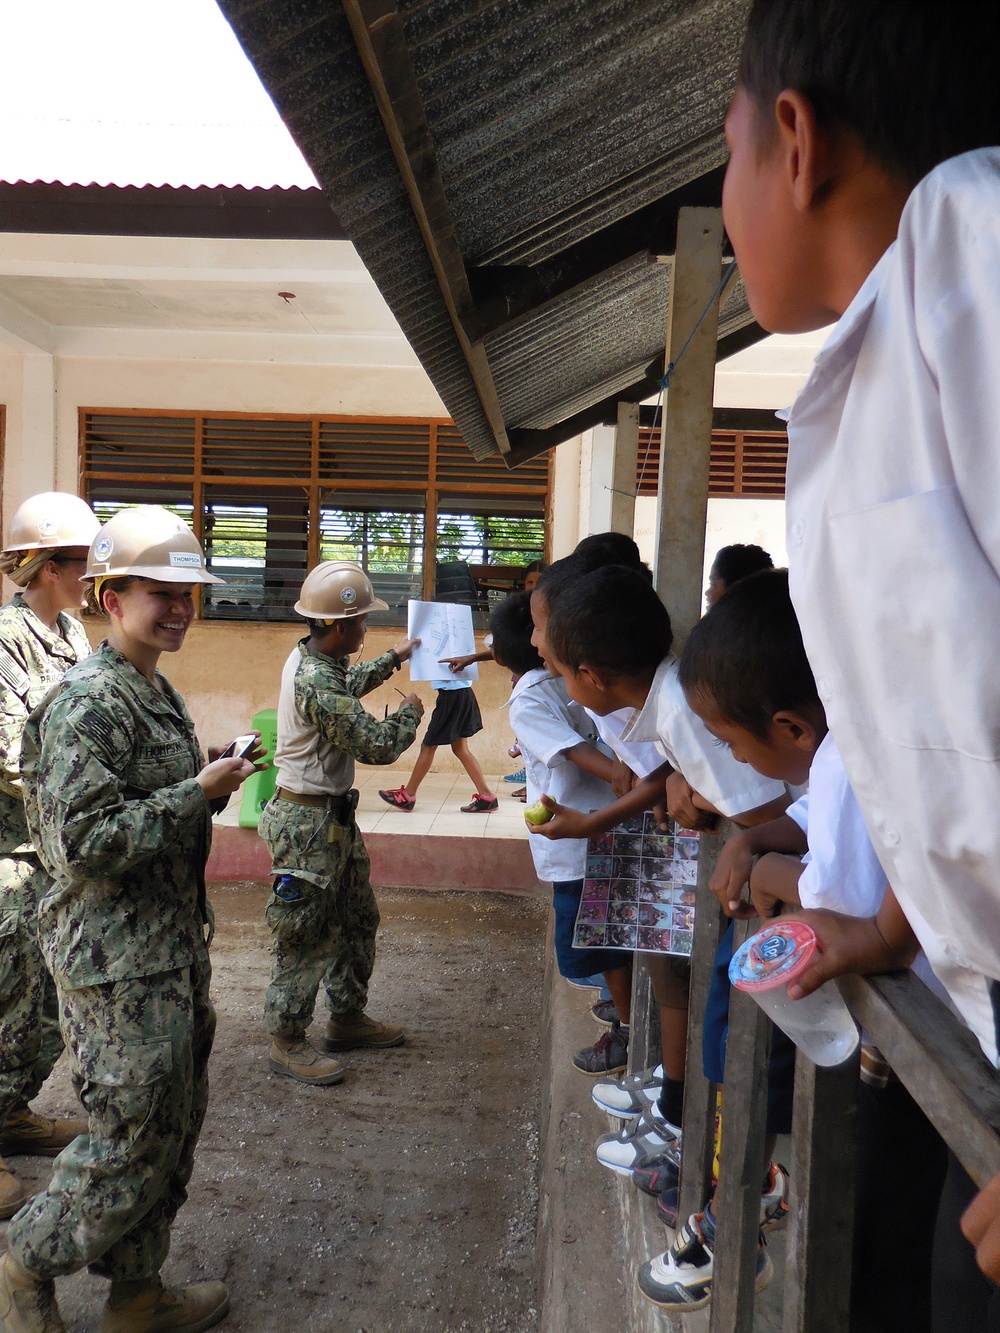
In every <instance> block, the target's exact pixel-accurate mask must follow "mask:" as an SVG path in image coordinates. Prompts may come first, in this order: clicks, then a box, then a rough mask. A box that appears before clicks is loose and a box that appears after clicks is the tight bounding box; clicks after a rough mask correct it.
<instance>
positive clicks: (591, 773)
mask: <svg viewBox="0 0 1000 1333" xmlns="http://www.w3.org/2000/svg"><path fill="white" fill-rule="evenodd" d="M530 603H531V594H530V593H528V592H515V593H511V594H510V596H508V597H505V598H504V600H503V601H502V602H501V603H500V604H499V605H498V606H496V607H495V608H494V610H493V613H492V615H491V617H490V630H491V631H492V634H493V646H492V651H493V656H494V658H495V660H496V661H497V662H498V663H499V664H500V665H501V666H504V667H506V668H507V669H508V670H509V671H511V672H513V674H514V676H515V677H516V681H515V684H514V688H513V690H512V692H511V696H510V700H509V702H508V705H507V706H508V707H509V708H510V724H511V727H512V728H513V730H514V733H515V735H516V736H517V738H518V744H519V745H520V747H521V756H522V758H523V759H524V767H525V780H526V786H527V789H528V800H529V801H537V800H538V798H539V797H540V796H541V795H542V794H543V793H550V794H552V795H554V796H555V797H556V799H557V800H559V801H565V802H567V803H569V804H570V805H572V806H575V807H577V808H579V809H583V810H590V809H593V808H595V807H601V806H604V805H607V804H608V802H609V801H611V800H612V799H613V795H614V793H613V792H612V790H611V787H610V786H609V785H608V781H607V779H608V778H609V777H610V774H611V760H610V758H609V757H608V755H606V754H603V753H602V752H601V751H600V750H598V749H597V747H596V745H595V741H596V740H597V734H596V732H595V730H594V726H593V724H592V722H591V720H590V718H589V717H587V715H586V713H585V712H584V711H583V709H582V708H574V707H572V705H571V704H570V701H569V698H568V696H567V694H566V688H565V686H564V685H563V683H562V681H561V680H560V679H559V678H558V677H553V676H551V675H550V674H549V672H548V671H547V670H546V668H545V666H544V664H543V662H542V659H541V658H540V657H539V656H538V653H537V652H536V651H535V649H534V648H533V647H532V644H531V634H532V623H531V607H530ZM530 846H531V854H532V857H533V859H534V862H535V873H536V874H537V875H538V878H539V879H541V880H546V881H548V882H549V883H551V885H552V907H553V913H554V917H555V932H554V944H555V954H556V962H557V963H558V966H559V971H560V973H561V974H562V975H563V976H564V977H566V978H568V979H570V980H574V979H577V980H578V979H580V978H583V977H589V976H592V975H594V974H596V973H598V972H600V973H603V975H604V980H605V983H606V985H607V987H608V990H609V991H610V992H611V998H612V999H613V1000H614V1002H615V1008H616V1009H617V1011H618V1018H617V1019H615V1021H614V1022H613V1023H612V1026H611V1030H610V1031H609V1032H605V1033H603V1034H602V1035H601V1036H600V1037H599V1038H598V1040H597V1042H596V1043H595V1045H594V1046H593V1047H592V1048H591V1047H585V1048H584V1049H583V1050H582V1051H579V1052H578V1053H577V1054H576V1055H575V1056H574V1057H573V1064H574V1066H575V1067H576V1068H577V1069H579V1070H580V1071H581V1073H584V1074H591V1075H596V1076H603V1075H606V1074H608V1073H611V1072H616V1071H618V1070H622V1069H624V1068H625V1067H626V1065H627V1063H628V1037H629V1008H630V1003H631V991H632V954H631V951H630V950H627V949H598V948H585V949H577V948H574V947H573V933H574V927H575V926H576V915H577V909H578V908H579V906H580V897H581V894H582V892H583V880H584V874H585V872H586V865H587V841H586V839H585V838H584V839H572V840H569V841H564V842H546V841H543V840H540V839H537V838H532V839H530Z"/></svg>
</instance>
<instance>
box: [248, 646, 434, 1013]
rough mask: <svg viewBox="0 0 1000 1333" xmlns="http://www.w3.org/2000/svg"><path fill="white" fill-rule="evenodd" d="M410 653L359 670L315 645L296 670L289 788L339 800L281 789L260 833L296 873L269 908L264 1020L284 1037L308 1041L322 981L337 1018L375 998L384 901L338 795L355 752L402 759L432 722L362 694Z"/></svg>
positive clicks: (281, 744) (290, 689)
mask: <svg viewBox="0 0 1000 1333" xmlns="http://www.w3.org/2000/svg"><path fill="white" fill-rule="evenodd" d="M398 660H399V659H398V658H397V657H396V656H395V654H394V653H385V654H384V655H383V656H382V657H377V658H375V659H374V660H373V661H371V662H361V663H359V664H358V665H357V666H353V667H352V666H349V665H348V661H347V659H344V660H343V661H337V660H336V659H335V658H332V657H328V656H327V655H326V654H324V653H317V652H313V651H312V650H311V649H309V648H307V647H306V646H305V641H303V642H302V643H300V644H299V645H298V646H297V647H296V648H295V650H294V652H293V654H292V657H291V658H290V659H289V661H288V663H287V664H286V667H285V673H284V675H283V677H282V700H281V703H282V705H284V707H281V706H279V712H278V719H279V722H278V726H279V735H278V746H277V751H276V756H275V758H276V762H277V766H278V786H279V788H281V787H289V785H290V789H291V790H294V791H301V790H302V788H303V787H305V788H306V789H307V793H306V794H310V793H311V794H318V795H322V794H324V793H325V794H326V795H327V796H328V797H329V798H332V800H330V801H329V803H328V804H327V806H325V807H323V806H313V805H298V804H295V803H293V802H291V801H287V800H283V799H282V798H281V797H279V796H275V797H274V798H273V799H272V800H271V801H270V802H269V803H268V805H267V806H266V807H265V809H264V812H263V814H262V815H261V820H260V835H261V837H262V838H263V839H264V841H265V842H266V843H267V846H268V849H269V850H270V852H271V857H272V859H273V861H274V874H275V875H276V876H282V875H288V876H292V877H293V882H291V883H289V884H286V885H285V886H281V885H279V886H278V887H279V889H280V891H281V892H283V893H284V895H285V896H284V897H281V896H279V893H278V892H272V894H271V897H270V899H269V900H268V904H267V912H266V919H267V924H268V926H269V927H270V929H271V984H270V985H269V986H268V989H267V994H266V996H265V999H264V1025H265V1027H266V1028H267V1031H268V1032H269V1033H270V1034H271V1035H272V1036H273V1037H289V1038H298V1037H302V1036H304V1034H305V1031H306V1028H308V1026H309V1024H310V1022H311V1021H312V1015H313V1009H314V1007H315V1004H316V994H317V991H318V989H319V986H320V983H321V982H322V983H323V984H324V985H325V988H326V996H327V1003H328V1005H329V1008H330V1013H331V1015H332V1016H333V1017H335V1018H336V1017H340V1016H342V1015H344V1014H348V1013H353V1012H355V1011H358V1010H363V1009H364V1007H365V1003H366V1001H367V999H368V981H369V978H370V977H371V974H372V968H373V967H374V964H375V932H376V930H377V929H378V923H379V914H378V906H377V904H376V902H375V895H374V893H373V892H372V887H371V882H370V879H369V871H370V863H369V860H368V853H367V852H366V851H365V844H364V840H363V839H362V837H361V834H360V832H359V830H358V827H357V825H356V823H355V822H354V811H353V803H352V802H351V801H350V799H348V800H347V801H343V802H338V800H337V798H338V797H344V796H346V795H347V794H348V793H349V791H350V788H351V784H352V783H353V781H354V760H355V759H360V760H361V762H362V763H366V764H391V763H392V762H393V761H394V760H395V759H398V757H399V756H400V755H401V754H402V753H403V751H404V750H405V749H406V748H407V746H409V745H412V744H413V741H414V739H415V737H416V734H417V727H418V725H419V722H420V717H419V713H418V711H417V709H416V708H415V707H414V706H413V705H412V704H402V705H401V706H400V707H399V708H398V709H397V710H396V712H395V713H394V714H393V715H392V716H391V717H388V718H386V719H385V721H384V722H379V721H378V720H377V719H376V718H374V717H372V715H371V714H370V713H367V712H366V711H365V709H364V708H363V707H362V706H361V704H360V703H359V696H360V695H363V694H367V693H368V691H369V690H373V689H375V687H376V686H378V685H380V684H381V683H382V682H383V681H384V680H388V678H389V677H390V676H391V675H392V673H393V671H394V670H395V669H396V667H397V666H398ZM289 710H293V711H291V712H290V711H289ZM290 716H294V718H295V720H296V723H297V727H298V730H299V740H300V741H301V740H302V739H303V738H305V740H306V741H307V750H308V753H307V755H306V757H305V763H304V764H303V762H301V760H299V761H296V760H295V759H293V758H292V757H290V756H289V748H290V747H289V738H288V736H287V735H283V734H281V729H282V718H283V717H284V718H285V719H287V718H289V717H290ZM310 733H311V734H310ZM303 778H304V780H303Z"/></svg>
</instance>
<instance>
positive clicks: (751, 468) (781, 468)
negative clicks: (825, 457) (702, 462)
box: [636, 426, 788, 500]
mask: <svg viewBox="0 0 1000 1333" xmlns="http://www.w3.org/2000/svg"><path fill="white" fill-rule="evenodd" d="M787 459H788V436H787V435H785V434H783V433H780V432H777V431H744V430H713V431H712V456H711V464H710V472H709V483H708V493H709V495H711V496H726V495H731V496H746V497H752V496H753V497H758V498H760V497H771V498H774V499H779V500H780V499H781V498H782V497H783V496H784V494H785V464H786V462H787ZM659 470H660V432H659V429H658V428H657V429H656V430H655V431H653V430H650V429H649V428H648V427H645V426H644V427H640V430H639V458H638V465H637V468H636V491H637V493H638V494H639V495H655V494H656V485H657V477H658V475H659Z"/></svg>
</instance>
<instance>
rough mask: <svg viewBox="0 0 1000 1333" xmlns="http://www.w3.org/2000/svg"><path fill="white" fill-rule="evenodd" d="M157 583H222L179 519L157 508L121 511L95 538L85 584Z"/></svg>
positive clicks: (194, 537) (222, 580) (141, 506)
mask: <svg viewBox="0 0 1000 1333" xmlns="http://www.w3.org/2000/svg"><path fill="white" fill-rule="evenodd" d="M125 574H132V575H134V576H135V577H137V578H144V579H158V580H159V581H160V582H162V583H224V582H225V579H220V578H219V577H218V576H217V575H215V574H210V573H209V572H208V570H207V569H206V567H205V556H204V553H203V551H202V549H201V546H200V545H199V542H198V538H197V537H196V536H195V535H194V533H193V532H192V531H191V529H190V528H189V527H188V525H187V524H186V523H185V522H184V520H183V519H182V518H178V517H177V515H176V514H172V513H171V512H170V510H169V509H163V508H162V507H161V506H160V505H135V506H133V507H132V508H130V509H119V511H118V513H117V514H115V515H114V516H113V517H112V518H109V519H108V521H107V523H105V525H104V527H103V528H101V530H100V532H99V533H98V534H97V536H96V537H95V538H94V541H93V543H92V544H91V547H90V554H89V555H88V557H87V572H86V573H85V574H84V576H83V577H84V578H85V579H100V580H104V579H108V578H112V579H113V578H119V577H121V576H122V575H125Z"/></svg>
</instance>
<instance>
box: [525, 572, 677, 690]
mask: <svg viewBox="0 0 1000 1333" xmlns="http://www.w3.org/2000/svg"><path fill="white" fill-rule="evenodd" d="M545 637H546V639H547V640H548V642H549V644H550V645H551V647H552V651H553V652H554V653H555V655H556V657H557V658H558V659H559V661H560V662H563V663H564V664H565V665H566V666H568V667H569V668H570V669H571V670H573V671H579V669H580V666H581V665H582V664H583V663H586V665H587V666H589V667H593V668H594V669H595V670H598V671H603V672H605V673H606V674H607V675H609V676H615V677H617V676H626V677H629V676H632V677H634V676H641V675H643V674H645V673H646V672H648V671H650V670H653V671H655V670H656V668H657V667H658V666H659V665H660V663H661V662H662V661H663V659H664V658H665V657H666V655H667V654H668V653H669V652H670V646H671V644H672V643H673V638H674V636H673V631H672V630H671V628H670V616H669V615H668V614H667V608H666V607H665V606H664V605H663V603H662V602H661V601H660V599H659V597H657V595H656V593H655V592H654V591H653V588H652V585H651V584H650V583H649V581H648V580H647V579H645V578H643V576H642V574H640V573H639V571H638V570H637V569H626V568H625V567H624V565H605V566H604V567H603V568H602V569H595V570H593V571H592V572H591V573H590V574H585V575H584V576H583V577H582V578H581V579H579V580H578V581H577V582H575V583H574V584H573V585H572V586H571V587H568V588H566V589H565V591H564V592H562V593H561V595H560V597H559V600H558V602H557V603H556V605H555V606H554V607H553V608H552V613H551V615H550V617H549V623H548V626H547V628H546V631H545Z"/></svg>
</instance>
